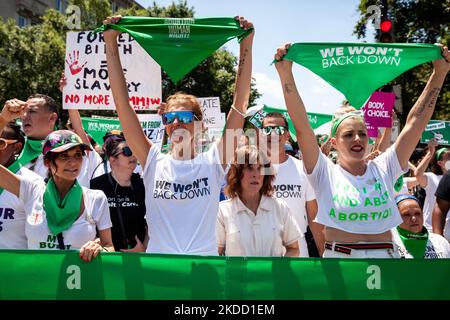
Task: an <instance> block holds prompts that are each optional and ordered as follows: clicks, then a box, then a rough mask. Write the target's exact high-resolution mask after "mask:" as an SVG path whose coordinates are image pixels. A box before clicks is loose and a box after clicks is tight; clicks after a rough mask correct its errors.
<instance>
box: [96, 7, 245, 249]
mask: <svg viewBox="0 0 450 320" xmlns="http://www.w3.org/2000/svg"><path fill="white" fill-rule="evenodd" d="M120 18H121V17H120V16H117V17H112V18H111V17H110V18H108V19H106V20H105V21H104V24H111V23H113V24H114V23H117V22H118V21H119V20H120ZM237 21H238V23H239V24H240V26H241V27H242V28H244V29H250V28H253V25H252V24H251V23H250V22H248V21H247V20H245V19H244V18H242V17H239V18H238V17H237ZM118 35H119V32H118V31H116V30H112V29H109V30H107V31H105V32H103V36H104V39H105V44H106V59H107V62H108V74H109V80H110V84H111V90H112V93H113V97H114V102H115V105H116V109H117V113H118V115H119V119H120V122H121V125H122V128H123V131H124V134H125V137H126V139H127V142H128V144H129V146H130V148H131V150H132V151H133V154H135V155H136V158H137V159H138V160H139V162H140V164H141V165H142V167H143V179H144V185H145V192H146V193H145V195H146V196H145V201H146V202H145V204H146V207H147V208H149V209H150V211H149V213H148V214H147V216H146V217H147V225H148V231H149V243H148V246H147V250H146V251H147V252H149V253H179V254H199V255H217V247H216V239H215V224H216V218H217V212H218V209H219V201H218V200H219V193H220V188H221V185H222V182H223V181H224V178H225V171H224V170H225V168H226V164H227V163H229V162H230V161H231V160H232V159H233V155H234V150H235V146H231V144H232V142H233V140H234V136H233V137H232V138H230V139H228V140H229V141H227V138H226V136H227V135H224V136H223V138H222V139H221V140H220V141H219V142H218V143H214V144H213V145H212V146H211V148H210V149H209V150H208V151H207V152H204V153H197V148H196V146H197V144H198V142H199V138H200V133H201V131H202V126H203V115H202V112H201V107H200V105H199V102H198V100H197V99H196V97H194V96H192V95H187V94H181V93H178V94H175V95H173V96H171V97H170V98H169V99H168V100H167V104H166V106H165V108H164V111H163V114H162V118H163V121H164V125H165V131H166V133H167V135H168V136H169V138H170V141H171V144H172V150H171V152H170V153H169V154H167V155H165V154H162V153H161V152H160V151H159V150H158V148H157V146H155V145H153V144H152V143H151V141H150V140H149V139H148V138H147V137H146V136H145V134H144V132H143V131H142V128H141V126H140V124H139V121H138V118H137V116H136V113H135V112H134V110H133V109H132V107H131V106H130V103H129V97H128V90H127V86H126V82H125V78H124V74H123V70H122V66H121V63H120V58H119V53H118V47H117V37H118ZM253 35H254V32H251V33H250V34H249V35H248V36H247V37H246V38H244V39H242V41H241V43H240V60H239V67H238V70H237V76H236V91H235V94H234V100H233V106H232V107H231V110H230V113H229V114H228V117H227V122H226V127H225V129H233V130H235V129H240V130H242V127H243V125H244V115H245V112H246V109H247V105H248V99H249V96H250V82H251V71H252V43H253ZM180 59H182V57H180ZM174 63H176V61H174ZM225 131H226V130H225ZM228 144H230V146H228V148H226V146H227V145H228Z"/></svg>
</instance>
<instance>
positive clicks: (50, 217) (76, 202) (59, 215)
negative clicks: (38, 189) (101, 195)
mask: <svg viewBox="0 0 450 320" xmlns="http://www.w3.org/2000/svg"><path fill="white" fill-rule="evenodd" d="M82 195H83V189H82V188H81V186H80V184H79V183H78V181H77V180H75V183H74V184H73V186H72V187H71V188H70V190H69V192H67V194H66V196H65V197H64V199H62V200H61V199H60V197H59V193H58V190H57V189H56V185H55V182H54V181H53V179H50V180H49V181H48V183H47V187H46V188H45V192H44V197H43V201H44V210H45V214H46V216H47V224H48V227H49V229H50V231H51V233H52V234H54V235H57V234H59V233H61V232H63V231H65V230H67V229H69V228H70V227H71V226H72V224H73V223H74V222H75V220H77V218H78V216H79V214H80V207H81V198H82Z"/></svg>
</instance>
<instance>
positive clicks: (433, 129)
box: [420, 120, 450, 146]
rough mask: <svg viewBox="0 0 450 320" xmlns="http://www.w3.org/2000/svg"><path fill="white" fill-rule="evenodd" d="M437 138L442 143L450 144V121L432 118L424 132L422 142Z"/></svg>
mask: <svg viewBox="0 0 450 320" xmlns="http://www.w3.org/2000/svg"><path fill="white" fill-rule="evenodd" d="M431 139H436V140H437V143H438V144H440V145H447V146H450V121H440V120H430V122H428V125H427V127H426V128H425V131H424V132H423V133H422V138H421V139H420V142H421V143H428V141H430V140H431Z"/></svg>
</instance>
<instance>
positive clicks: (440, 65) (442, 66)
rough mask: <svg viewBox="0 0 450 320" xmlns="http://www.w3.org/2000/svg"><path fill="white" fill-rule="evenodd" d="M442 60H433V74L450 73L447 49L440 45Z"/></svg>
mask: <svg viewBox="0 0 450 320" xmlns="http://www.w3.org/2000/svg"><path fill="white" fill-rule="evenodd" d="M440 47H441V51H442V59H438V60H434V61H433V67H434V70H435V72H439V73H443V74H447V73H448V72H449V71H450V52H449V51H448V48H447V47H444V46H442V45H440Z"/></svg>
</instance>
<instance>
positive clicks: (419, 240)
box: [397, 227, 428, 259]
mask: <svg viewBox="0 0 450 320" xmlns="http://www.w3.org/2000/svg"><path fill="white" fill-rule="evenodd" d="M397 231H398V234H399V235H400V239H402V242H403V244H404V245H405V248H406V250H408V252H409V253H410V254H411V255H412V256H413V257H414V259H423V257H424V255H425V249H426V247H427V242H428V230H427V228H425V227H423V229H422V231H421V232H418V233H414V232H411V231H409V230H405V229H402V228H400V227H397Z"/></svg>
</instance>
